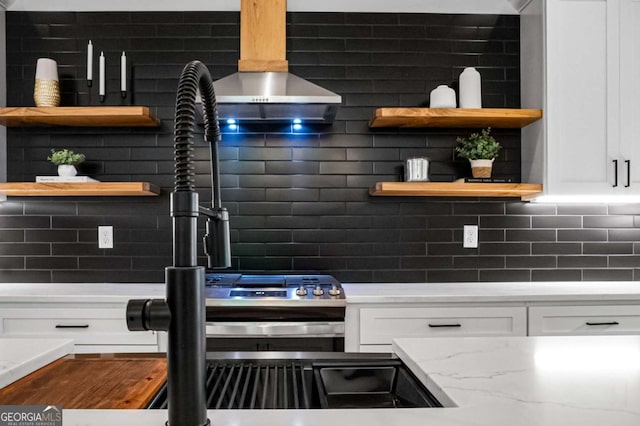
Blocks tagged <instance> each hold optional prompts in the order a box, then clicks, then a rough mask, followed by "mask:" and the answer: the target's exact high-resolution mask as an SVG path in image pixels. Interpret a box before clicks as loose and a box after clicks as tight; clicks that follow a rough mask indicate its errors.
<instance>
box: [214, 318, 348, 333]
mask: <svg viewBox="0 0 640 426" xmlns="http://www.w3.org/2000/svg"><path fill="white" fill-rule="evenodd" d="M206 334H207V337H265V336H275V337H277V336H282V337H342V336H344V322H315V321H308V322H207V323H206Z"/></svg>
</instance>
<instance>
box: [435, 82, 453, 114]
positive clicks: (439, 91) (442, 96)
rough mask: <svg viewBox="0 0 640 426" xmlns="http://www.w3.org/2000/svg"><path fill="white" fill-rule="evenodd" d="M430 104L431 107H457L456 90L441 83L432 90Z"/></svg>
mask: <svg viewBox="0 0 640 426" xmlns="http://www.w3.org/2000/svg"><path fill="white" fill-rule="evenodd" d="M429 106H430V107H431V108H455V107H456V91H455V90H453V89H452V88H451V87H449V86H445V85H444V84H441V85H440V86H438V87H436V88H435V89H433V90H432V91H431V96H430V97H429Z"/></svg>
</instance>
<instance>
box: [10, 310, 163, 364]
mask: <svg viewBox="0 0 640 426" xmlns="http://www.w3.org/2000/svg"><path fill="white" fill-rule="evenodd" d="M125 310H126V304H117V303H83V304H80V303H78V304H70V303H62V302H61V303H2V304H0V335H1V336H3V337H30V338H34V337H35V338H38V337H41V338H69V339H73V340H74V345H75V352H76V353H96V352H157V351H158V335H157V334H156V333H154V332H130V331H129V330H128V329H127V324H126V320H125Z"/></svg>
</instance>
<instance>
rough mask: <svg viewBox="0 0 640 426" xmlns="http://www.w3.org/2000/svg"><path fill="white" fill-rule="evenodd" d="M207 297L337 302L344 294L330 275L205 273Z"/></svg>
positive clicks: (337, 282)
mask: <svg viewBox="0 0 640 426" xmlns="http://www.w3.org/2000/svg"><path fill="white" fill-rule="evenodd" d="M205 280H206V287H207V289H206V293H207V298H215V299H249V300H256V299H291V300H318V301H320V300H340V299H344V291H343V289H342V286H341V285H340V282H339V281H338V280H336V279H335V278H334V277H333V276H331V275H315V274H312V275H245V274H223V273H219V272H215V271H207V273H206V275H205Z"/></svg>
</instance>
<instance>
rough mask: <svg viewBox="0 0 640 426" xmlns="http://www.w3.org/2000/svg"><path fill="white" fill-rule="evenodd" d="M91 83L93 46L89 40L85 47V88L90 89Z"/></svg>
mask: <svg viewBox="0 0 640 426" xmlns="http://www.w3.org/2000/svg"><path fill="white" fill-rule="evenodd" d="M92 82H93V44H92V43H91V40H89V44H88V45H87V86H89V87H91V84H92Z"/></svg>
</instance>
